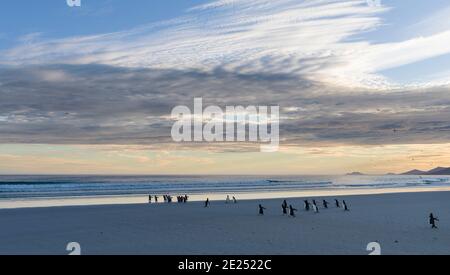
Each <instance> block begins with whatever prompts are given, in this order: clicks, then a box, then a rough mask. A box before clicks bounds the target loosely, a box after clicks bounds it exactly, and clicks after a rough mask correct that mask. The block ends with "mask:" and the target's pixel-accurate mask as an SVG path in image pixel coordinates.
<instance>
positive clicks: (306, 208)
mask: <svg viewBox="0 0 450 275" xmlns="http://www.w3.org/2000/svg"><path fill="white" fill-rule="evenodd" d="M305 210H306V211H309V201H308V200H305Z"/></svg>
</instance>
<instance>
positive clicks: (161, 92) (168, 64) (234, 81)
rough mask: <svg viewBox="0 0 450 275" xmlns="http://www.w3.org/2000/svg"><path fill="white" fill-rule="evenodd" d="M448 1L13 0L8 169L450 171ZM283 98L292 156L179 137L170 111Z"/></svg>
mask: <svg viewBox="0 0 450 275" xmlns="http://www.w3.org/2000/svg"><path fill="white" fill-rule="evenodd" d="M448 18H450V3H448V1H445V0H431V1H419V0H412V1H400V0H392V1H388V0H381V1H379V0H368V1H367V0H278V1H267V0H215V1H213V0H198V1H196V0H166V1H145V0H129V1H120V0H95V1H93V0H81V6H80V7H69V6H68V5H67V4H66V1H65V0H41V1H32V2H31V1H26V0H15V1H12V0H5V1H2V4H1V7H0V173H2V174H342V173H347V172H352V171H361V172H364V173H388V172H402V171H406V170H409V169H413V168H418V169H431V168H434V167H435V166H450V122H449V117H450V47H449V46H448V45H450V21H449V20H448ZM196 97H201V98H203V100H204V104H207V105H218V106H227V105H233V106H234V105H243V106H247V105H267V106H274V105H276V106H280V140H281V143H280V150H279V151H278V152H272V153H262V152H260V151H259V145H258V144H253V143H175V142H173V140H172V139H171V136H170V130H171V126H172V125H173V120H172V119H170V113H171V110H172V108H173V107H175V106H178V105H186V106H191V105H192V104H193V102H194V98H196Z"/></svg>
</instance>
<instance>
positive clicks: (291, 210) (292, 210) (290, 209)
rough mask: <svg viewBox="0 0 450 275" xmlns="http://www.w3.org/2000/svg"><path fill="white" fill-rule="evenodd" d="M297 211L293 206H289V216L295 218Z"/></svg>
mask: <svg viewBox="0 0 450 275" xmlns="http://www.w3.org/2000/svg"><path fill="white" fill-rule="evenodd" d="M295 211H297V209H295V208H294V207H292V205H289V216H291V217H293V218H295Z"/></svg>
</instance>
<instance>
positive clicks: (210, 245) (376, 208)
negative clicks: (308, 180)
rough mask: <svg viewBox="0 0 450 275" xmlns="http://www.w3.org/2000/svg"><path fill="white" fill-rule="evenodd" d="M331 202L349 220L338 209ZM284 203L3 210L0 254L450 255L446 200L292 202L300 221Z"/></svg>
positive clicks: (372, 197) (430, 196) (391, 197)
mask: <svg viewBox="0 0 450 275" xmlns="http://www.w3.org/2000/svg"><path fill="white" fill-rule="evenodd" d="M334 198H338V199H339V200H340V201H342V200H346V201H347V204H348V206H349V208H350V211H344V210H343V209H342V208H336V206H335V205H334ZM304 199H309V200H310V201H311V200H312V199H316V200H317V202H318V205H319V208H320V213H314V212H312V211H309V212H307V211H305V210H304V209H303V200H304ZM323 199H326V200H327V201H328V202H330V205H329V209H323V207H322V203H321V202H322V200H323ZM282 201H283V200H282V199H252V200H239V197H238V203H236V204H233V203H230V204H226V203H225V200H222V201H220V200H219V201H212V202H211V206H210V207H208V208H205V207H204V204H203V203H202V202H201V201H194V202H188V203H186V204H179V203H176V202H174V203H172V204H162V203H160V204H147V203H144V202H143V203H139V204H111V205H85V206H61V207H34V208H18V209H2V210H0V221H1V222H0V254H57V255H59V254H62V255H64V254H66V255H67V254H69V252H68V251H66V246H67V244H68V243H70V242H77V243H79V244H80V246H81V254H85V255H89V254H94V255H96V254H148V255H154V254H158V255H161V254H162V255H172V254H176V255H205V254H207V255H209V254H218V255H236V254H243V255H248V254H258V255H261V254H263V255H265V254H268V255H274V254H294V255H303V254H308V255H309V254H313V255H324V254H325V255H348V254H357V255H367V254H369V253H370V252H369V251H367V250H366V247H367V244H368V243H370V242H378V243H379V244H380V246H381V254H450V207H449V206H450V192H442V191H441V192H412V193H392V194H366V195H347V196H330V197H313V196H309V197H307V198H302V197H298V198H289V199H288V200H287V202H288V204H292V205H293V207H295V208H297V209H298V210H299V211H298V212H296V214H297V216H296V217H295V218H290V217H287V216H283V215H282V211H281V203H282ZM259 204H262V205H263V206H264V207H265V208H267V209H266V211H265V215H264V216H260V215H258V205H259ZM430 212H433V213H434V214H435V215H436V216H437V217H438V218H439V219H440V221H439V222H438V223H437V225H438V227H439V228H438V229H431V228H430V225H429V224H428V215H429V214H430Z"/></svg>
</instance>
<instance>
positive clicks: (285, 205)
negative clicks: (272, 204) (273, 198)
mask: <svg viewBox="0 0 450 275" xmlns="http://www.w3.org/2000/svg"><path fill="white" fill-rule="evenodd" d="M287 207H288V206H287V202H286V200H284V201H283V203H282V204H281V208H282V209H283V215H284V216H285V215H287Z"/></svg>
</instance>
